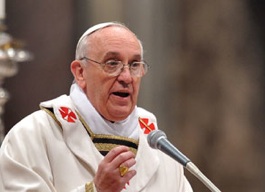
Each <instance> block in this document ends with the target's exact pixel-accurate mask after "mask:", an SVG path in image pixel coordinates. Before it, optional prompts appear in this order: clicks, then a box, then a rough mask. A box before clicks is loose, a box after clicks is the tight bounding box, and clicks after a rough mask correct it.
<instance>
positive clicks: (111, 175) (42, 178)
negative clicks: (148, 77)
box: [0, 22, 192, 192]
mask: <svg viewBox="0 0 265 192" xmlns="http://www.w3.org/2000/svg"><path fill="white" fill-rule="evenodd" d="M147 70H148V65H147V64H146V63H145V62H144V61H143V48H142V44H141V42H140V41H139V40H138V38H137V37H136V35H135V34H134V33H132V32H131V31H130V30H129V29H128V28H127V27H125V26H124V25H122V24H120V23H115V22H109V23H101V24H98V25H95V26H93V27H91V28H90V29H88V30H87V31H86V32H85V33H84V34H83V36H82V37H81V38H80V40H79V42H78V45H77V49H76V59H75V60H74V61H73V62H72V63H71V71H72V73H73V75H74V79H75V81H74V83H73V85H72V86H71V90H70V95H69V96H67V95H62V96H60V97H58V98H56V99H53V100H50V101H46V102H42V103H41V104H40V108H41V110H39V111H37V112H35V113H33V114H31V115H29V116H27V117H26V118H24V119H23V120H22V121H20V122H19V123H18V124H16V125H15V126H14V127H13V128H12V129H11V131H10V132H9V133H8V135H7V136H6V138H5V140H4V142H3V144H2V147H1V152H0V174H1V175H0V176H1V177H0V185H2V186H3V188H4V191H43V192H44V191H45V192H49V191H58V192H67V191H69V192H70V191H98V192H120V191H131V192H136V191H143V192H156V191H157V192H161V191H166V192H168V191H170V192H173V191H176V192H177V191H181V192H189V191H192V189H191V187H190V185H189V183H188V181H187V179H186V178H185V176H184V173H183V168H182V166H181V165H180V164H178V163H177V162H175V161H174V160H172V159H171V158H170V157H168V156H166V155H164V154H162V153H161V152H160V151H157V150H154V149H151V148H150V147H149V146H148V143H147V140H146V135H147V134H148V133H149V132H150V131H151V130H153V129H157V124H156V118H155V116H154V115H153V114H152V113H150V112H148V111H146V110H144V109H142V108H140V107H137V106H136V104H137V97H138V93H139V87H140V82H141V78H142V77H143V75H145V74H146V72H147Z"/></svg>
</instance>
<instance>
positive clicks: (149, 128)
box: [139, 118, 155, 134]
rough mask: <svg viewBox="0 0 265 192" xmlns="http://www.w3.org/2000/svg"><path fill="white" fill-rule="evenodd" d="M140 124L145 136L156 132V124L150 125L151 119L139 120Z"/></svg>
mask: <svg viewBox="0 0 265 192" xmlns="http://www.w3.org/2000/svg"><path fill="white" fill-rule="evenodd" d="M139 123H140V127H141V128H142V129H143V130H144V133H145V134H149V133H150V132H151V131H153V130H155V125H154V123H150V124H149V119H147V118H139Z"/></svg>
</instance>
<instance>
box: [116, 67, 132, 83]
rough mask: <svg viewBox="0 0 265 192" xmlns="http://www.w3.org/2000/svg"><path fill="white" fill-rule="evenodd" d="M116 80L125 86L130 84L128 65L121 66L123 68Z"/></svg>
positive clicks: (130, 76)
mask: <svg viewBox="0 0 265 192" xmlns="http://www.w3.org/2000/svg"><path fill="white" fill-rule="evenodd" d="M118 80H119V81H122V82H124V83H126V84H129V83H131V82H132V75H131V72H130V67H129V65H123V68H122V69H121V73H120V74H119V76H118Z"/></svg>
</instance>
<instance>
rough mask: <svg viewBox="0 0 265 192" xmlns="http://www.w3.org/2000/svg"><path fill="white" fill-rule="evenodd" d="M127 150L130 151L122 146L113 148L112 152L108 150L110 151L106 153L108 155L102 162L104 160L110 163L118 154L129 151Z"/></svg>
mask: <svg viewBox="0 0 265 192" xmlns="http://www.w3.org/2000/svg"><path fill="white" fill-rule="evenodd" d="M129 150H130V149H129V147H126V146H123V145H121V146H118V147H115V148H113V149H112V150H110V151H109V152H108V154H107V155H106V156H105V158H104V160H105V161H106V162H111V161H113V160H114V159H115V157H117V156H118V155H119V154H121V153H124V152H127V151H129Z"/></svg>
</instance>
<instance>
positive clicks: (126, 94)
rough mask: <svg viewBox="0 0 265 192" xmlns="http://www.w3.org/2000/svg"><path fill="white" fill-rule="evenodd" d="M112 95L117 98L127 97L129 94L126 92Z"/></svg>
mask: <svg viewBox="0 0 265 192" xmlns="http://www.w3.org/2000/svg"><path fill="white" fill-rule="evenodd" d="M112 94H113V95H116V96H118V97H129V95H130V93H127V92H113V93H112Z"/></svg>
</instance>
